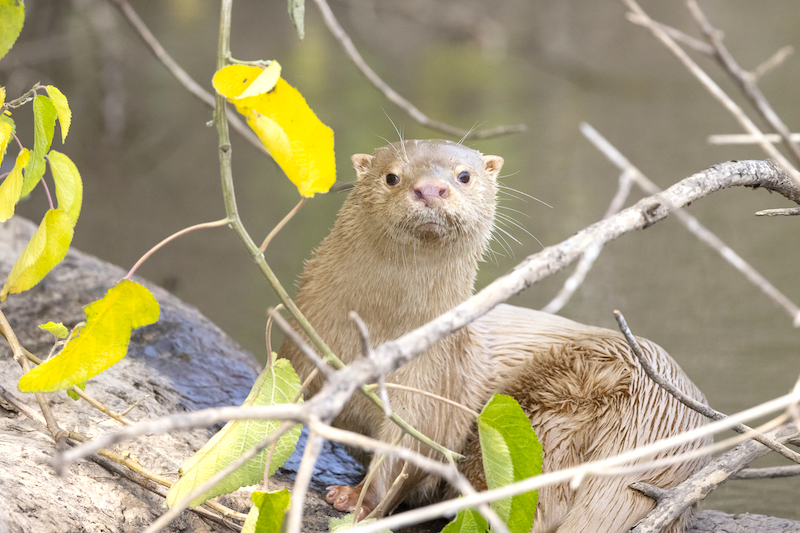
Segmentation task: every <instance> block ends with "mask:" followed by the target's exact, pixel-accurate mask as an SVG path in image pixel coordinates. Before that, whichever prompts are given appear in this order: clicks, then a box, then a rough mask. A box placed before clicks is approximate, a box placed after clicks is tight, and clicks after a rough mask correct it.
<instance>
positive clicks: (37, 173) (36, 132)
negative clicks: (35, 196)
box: [22, 94, 58, 196]
mask: <svg viewBox="0 0 800 533" xmlns="http://www.w3.org/2000/svg"><path fill="white" fill-rule="evenodd" d="M57 116H58V113H56V106H54V105H53V102H52V101H51V100H50V99H49V98H48V97H46V96H44V95H43V94H37V95H36V97H35V98H34V99H33V156H32V157H31V162H30V164H29V165H28V166H27V167H26V168H25V182H24V183H23V184H22V196H27V195H28V194H30V192H31V191H32V190H33V188H34V187H36V184H37V183H39V180H40V179H41V178H42V175H44V170H45V164H44V156H45V154H47V151H48V150H50V143H51V142H53V135H54V134H55V132H56V117H57Z"/></svg>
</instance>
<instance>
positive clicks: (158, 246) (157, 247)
mask: <svg viewBox="0 0 800 533" xmlns="http://www.w3.org/2000/svg"><path fill="white" fill-rule="evenodd" d="M112 1H115V0H112ZM229 222H230V220H228V219H227V218H223V219H221V220H215V221H214V222H203V223H202V224H195V225H194V226H189V227H188V228H183V229H182V230H180V231H176V232H175V233H173V234H172V235H170V236H169V237H167V238H166V239H164V240H162V241H161V242H160V243H158V244H156V245H155V246H153V247H152V248H150V249H149V250H147V252H146V253H145V254H144V255H143V256H142V257H140V258H139V260H138V261H136V264H135V265H133V267H131V269H130V271H128V274H127V275H126V276H125V279H131V277H132V276H133V274H134V273H135V272H136V269H138V268H139V267H140V266H142V263H144V262H145V261H147V260H148V259H149V258H150V256H151V255H153V254H154V253H156V252H157V251H158V250H160V249H161V248H162V247H163V246H165V245H166V244H167V243H169V242H171V241H173V240H175V239H177V238H178V237H180V236H182V235H186V234H187V233H190V232H192V231H195V230H198V229H206V228H217V227H219V226H225V225H226V224H228V223H229Z"/></svg>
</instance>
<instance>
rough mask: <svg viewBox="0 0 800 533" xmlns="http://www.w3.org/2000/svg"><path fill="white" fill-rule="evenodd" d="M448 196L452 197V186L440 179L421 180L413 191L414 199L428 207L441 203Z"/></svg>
mask: <svg viewBox="0 0 800 533" xmlns="http://www.w3.org/2000/svg"><path fill="white" fill-rule="evenodd" d="M448 196H450V186H449V185H448V184H447V183H446V182H444V181H442V180H438V179H434V180H420V181H418V182H417V183H415V184H414V188H413V189H412V190H411V197H412V199H414V200H419V201H421V202H422V203H424V204H425V205H426V206H430V205H432V204H434V203H436V202H440V201H442V200H444V199H445V198H447V197H448Z"/></svg>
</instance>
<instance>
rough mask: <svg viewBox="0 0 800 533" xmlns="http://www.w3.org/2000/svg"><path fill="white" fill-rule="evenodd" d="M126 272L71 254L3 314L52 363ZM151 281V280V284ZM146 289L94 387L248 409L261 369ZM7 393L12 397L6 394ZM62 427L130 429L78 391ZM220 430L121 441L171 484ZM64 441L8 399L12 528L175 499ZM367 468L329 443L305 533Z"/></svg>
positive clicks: (724, 518) (709, 525)
mask: <svg viewBox="0 0 800 533" xmlns="http://www.w3.org/2000/svg"><path fill="white" fill-rule="evenodd" d="M35 229H36V227H35V226H34V225H33V224H31V223H30V222H28V221H26V220H23V219H19V218H13V219H11V220H10V221H8V222H6V223H5V224H3V225H0V275H1V276H3V278H5V276H6V275H7V274H8V272H10V270H11V268H12V266H13V265H14V263H15V262H16V260H17V258H18V257H19V254H20V253H21V252H22V250H23V248H24V247H25V245H26V244H27V242H28V240H29V239H30V236H31V235H32V234H33V232H34V231H35ZM124 276H125V271H123V270H122V269H120V268H118V267H115V266H113V265H109V264H107V263H104V262H102V261H100V260H99V259H97V258H95V257H91V256H89V255H86V254H83V253H81V252H79V251H76V250H71V251H70V252H69V253H68V254H67V257H66V258H65V259H64V261H62V263H61V264H60V265H59V266H57V267H56V268H55V269H54V270H53V271H52V272H51V273H50V274H48V276H47V277H46V278H45V279H44V280H43V281H42V282H41V283H39V285H37V286H36V287H34V288H33V289H31V290H30V291H27V292H25V293H23V294H21V295H12V296H9V298H8V300H6V302H4V303H3V305H2V311H3V313H4V314H5V315H6V317H7V318H8V320H9V322H10V323H11V326H12V328H13V329H14V332H15V333H16V335H17V337H18V338H19V340H20V342H21V343H22V345H23V346H25V347H26V348H27V349H28V350H30V351H31V352H33V353H35V354H37V355H39V356H40V357H43V356H46V354H47V353H48V352H49V350H50V347H51V346H52V342H53V338H52V335H51V334H50V333H47V332H44V331H42V330H40V329H39V328H37V327H36V326H37V325H38V324H42V323H45V322H47V321H50V320H52V321H54V322H63V323H64V324H65V325H67V326H68V327H72V326H74V325H75V324H76V323H78V322H79V321H81V320H83V319H84V314H83V306H85V305H87V304H89V303H91V302H93V301H95V300H97V299H98V298H101V297H102V296H103V295H104V294H105V292H106V291H107V290H108V289H109V288H110V287H112V286H113V285H114V284H115V283H116V282H117V281H119V280H120V279H122V278H123V277H124ZM139 281H141V280H139ZM142 283H144V284H145V285H146V286H147V287H148V289H150V290H151V291H152V293H153V294H154V295H155V297H156V299H157V300H158V302H159V304H160V306H161V317H160V319H159V321H158V322H157V323H156V324H153V325H151V326H147V327H144V328H140V329H138V330H136V331H135V332H134V334H133V337H132V339H131V344H130V347H129V349H128V355H127V356H126V357H125V358H124V359H123V360H122V361H121V362H119V363H118V364H116V365H115V366H113V367H111V368H110V369H108V370H106V371H105V372H103V373H102V374H100V375H99V376H97V377H96V378H93V379H91V380H90V381H89V383H88V385H87V388H86V390H87V392H89V393H90V394H91V395H92V396H94V397H95V398H97V399H98V400H100V401H101V402H103V403H104V404H105V405H107V406H108V407H109V408H111V409H113V410H115V411H117V412H120V411H123V410H125V409H126V408H127V407H129V406H130V405H132V404H133V403H135V402H137V401H141V403H139V405H138V406H137V407H136V408H135V409H134V410H133V411H131V413H130V414H129V415H128V417H129V418H131V419H133V420H145V419H148V418H155V417H159V416H163V415H166V414H170V413H176V412H182V411H191V410H197V409H202V408H206V407H216V406H222V405H239V404H241V403H242V401H243V400H244V398H245V397H246V396H247V393H248V392H249V390H250V387H251V386H252V384H253V381H254V380H255V378H256V376H257V374H258V372H259V371H260V365H259V364H258V362H257V361H256V360H255V359H254V358H253V356H252V355H250V354H249V353H247V352H245V351H243V350H242V349H241V348H240V347H239V346H238V345H237V344H236V343H235V342H233V341H232V340H231V339H230V338H229V337H228V336H227V335H225V333H223V332H222V331H220V330H219V328H217V327H216V326H215V325H214V324H212V323H211V322H209V321H208V319H206V318H205V317H204V316H202V315H201V314H200V313H199V312H198V311H197V309H195V308H193V307H191V306H189V305H186V304H184V303H182V302H180V301H179V300H178V299H176V298H174V297H173V296H171V295H170V294H168V293H167V292H166V291H164V290H163V289H160V288H159V287H156V286H153V285H151V284H148V283H146V282H142ZM21 374H22V371H21V369H20V367H19V365H18V364H17V363H16V362H15V361H14V359H13V357H12V355H11V350H10V348H9V347H8V345H7V344H6V343H4V342H0V386H2V387H3V389H5V391H6V392H7V393H10V394H12V395H13V396H14V397H16V398H17V399H19V400H21V401H22V402H23V403H24V404H26V405H27V406H28V407H29V408H30V409H31V410H32V411H34V412H35V413H37V414H40V411H39V407H38V405H37V404H36V402H35V400H34V398H33V395H30V394H24V393H21V392H19V391H18V390H17V386H16V383H17V380H18V379H19V377H20V376H21ZM2 392H3V391H0V393H2ZM47 398H48V401H49V403H50V405H51V407H52V409H53V412H54V414H55V416H56V418H57V419H58V421H59V423H60V424H61V427H62V428H63V429H68V430H76V431H80V432H82V433H86V434H89V435H90V436H96V435H99V434H102V433H104V432H107V431H111V430H113V429H115V428H117V427H119V423H117V422H116V421H113V420H111V419H109V418H108V417H106V416H105V415H103V414H102V413H100V412H99V411H96V410H95V409H93V408H91V407H90V406H89V405H88V404H86V403H85V402H83V401H79V402H74V401H73V400H71V399H70V398H68V397H67V395H66V393H64V392H58V393H53V394H48V395H47ZM216 429H218V428H202V429H195V430H192V431H176V432H172V433H169V434H164V435H148V436H145V437H141V438H138V439H136V440H134V441H128V442H124V443H121V444H118V445H117V446H116V447H115V451H117V452H119V453H127V454H129V455H130V456H131V457H133V458H136V459H137V460H138V462H139V463H140V464H141V465H143V466H144V467H145V468H147V469H148V470H150V471H153V472H156V473H158V474H161V475H164V476H165V477H168V478H170V479H175V478H176V477H177V471H178V468H179V467H180V465H181V463H182V462H183V461H184V460H185V459H186V458H187V457H189V456H190V455H191V454H192V453H194V452H195V451H196V450H197V449H199V448H200V447H201V446H202V445H203V444H204V443H205V442H206V440H208V438H209V437H210V436H211V435H212V434H213V433H214V431H216ZM301 453H302V447H301V446H300V447H299V449H298V450H297V451H296V452H295V454H294V456H293V457H292V458H291V459H290V460H289V461H287V463H286V465H285V468H284V469H283V470H282V471H281V472H280V473H279V474H278V475H277V476H275V479H271V480H270V488H271V489H273V490H274V489H278V488H282V487H291V477H292V475H293V473H294V471H296V468H297V466H298V464H299V457H300V454H301ZM54 455H55V444H54V442H53V440H52V439H51V438H50V436H49V435H48V434H45V433H42V432H41V431H40V430H39V428H38V427H37V425H36V424H35V423H33V422H31V421H30V420H29V419H28V418H27V417H26V416H24V415H22V414H20V413H19V412H18V410H17V409H16V408H15V407H14V406H13V405H12V404H9V403H8V402H6V401H3V400H2V395H0V494H1V495H2V497H0V533H6V532H8V533H17V532H29V531H36V532H37V533H50V532H53V533H63V532H69V533H73V532H74V533H79V532H90V533H93V532H98V533H99V532H113V533H116V532H134V531H141V530H142V529H143V528H144V527H146V526H147V525H148V524H150V523H152V521H153V520H155V519H156V518H157V517H158V516H159V515H161V514H162V513H163V512H164V510H165V509H164V498H163V497H162V496H160V495H158V494H155V493H153V492H151V491H149V490H147V489H145V488H143V487H142V486H140V485H138V484H136V483H133V482H132V481H130V480H128V479H126V478H125V477H123V476H121V475H119V472H120V471H121V470H122V469H121V468H119V467H116V468H115V467H114V465H113V464H111V465H108V463H107V462H103V461H101V463H102V464H103V465H105V466H101V464H98V463H97V462H93V461H89V460H86V461H79V462H77V463H75V464H72V465H71V466H70V467H69V469H68V472H67V473H66V475H65V476H63V477H59V476H57V475H56V474H55V472H54V471H53V469H52V468H51V467H50V466H49V462H50V460H51V459H52V458H53V457H54ZM362 476H363V472H362V470H361V469H360V466H359V465H358V464H357V463H356V462H355V461H354V460H353V459H352V458H350V456H349V455H347V453H346V452H345V451H344V450H343V449H342V448H341V447H340V446H338V445H331V444H330V443H327V444H326V447H325V450H324V451H323V454H322V456H321V457H320V460H319V461H318V463H317V467H316V470H315V474H314V479H313V481H312V484H311V490H310V491H309V494H308V499H307V503H306V508H305V512H304V519H303V520H304V531H307V532H314V531H327V524H328V519H329V517H331V516H338V515H339V514H340V513H337V512H336V511H334V510H333V509H332V508H331V506H330V505H328V504H327V503H326V502H325V501H324V488H325V487H326V486H327V485H329V484H355V483H357V482H358V481H359V480H360V479H361V477H362ZM221 502H222V503H223V504H224V505H227V506H229V507H231V508H234V509H235V510H237V511H240V512H245V513H246V512H247V509H248V507H249V492H248V491H247V490H246V489H243V490H240V491H238V492H237V493H234V494H233V495H228V496H223V497H222V498H221ZM445 523H446V521H444V520H439V521H433V522H429V523H428V524H422V525H420V526H415V527H413V528H406V529H405V530H403V531H404V532H408V533H428V532H431V533H433V532H436V531H440V530H441V528H442V526H443V525H444V524H445ZM164 531H170V532H179V531H191V532H198V533H205V532H212V531H230V529H228V528H226V527H225V526H221V525H219V524H216V523H213V522H210V521H208V520H207V519H205V518H201V517H199V516H198V515H196V514H194V513H190V512H188V511H187V512H184V513H183V514H182V515H181V516H180V517H179V518H178V519H177V520H175V521H174V522H173V523H172V524H171V525H170V526H169V527H168V528H166V529H165V530H164ZM691 531H692V532H693V533H712V532H727V533H734V532H758V533H771V532H775V533H778V532H781V533H785V532H795V531H796V532H800V523H798V522H793V521H791V520H782V519H778V518H772V517H764V516H760V515H735V516H732V515H727V514H725V513H720V512H718V511H703V512H701V513H700V514H699V515H698V517H697V520H696V521H695V524H694V527H693V529H692V530H691Z"/></svg>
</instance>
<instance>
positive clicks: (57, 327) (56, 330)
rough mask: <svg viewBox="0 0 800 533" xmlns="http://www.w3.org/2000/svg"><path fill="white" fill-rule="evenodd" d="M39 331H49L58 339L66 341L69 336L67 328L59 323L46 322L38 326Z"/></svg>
mask: <svg viewBox="0 0 800 533" xmlns="http://www.w3.org/2000/svg"><path fill="white" fill-rule="evenodd" d="M39 329H43V330H45V331H49V332H50V333H52V334H53V335H55V336H56V337H57V338H59V339H66V338H67V337H68V336H69V330H68V329H67V326H65V325H64V324H62V323H61V322H47V323H46V324H39Z"/></svg>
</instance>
